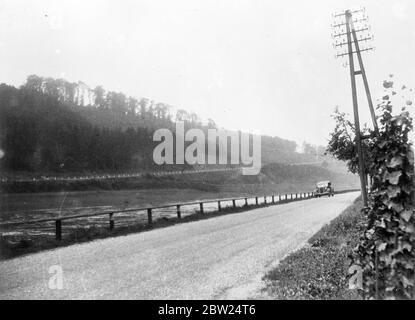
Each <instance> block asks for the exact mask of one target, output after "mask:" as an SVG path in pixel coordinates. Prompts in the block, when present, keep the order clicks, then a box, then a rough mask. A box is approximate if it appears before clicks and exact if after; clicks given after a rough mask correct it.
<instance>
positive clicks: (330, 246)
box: [264, 199, 365, 300]
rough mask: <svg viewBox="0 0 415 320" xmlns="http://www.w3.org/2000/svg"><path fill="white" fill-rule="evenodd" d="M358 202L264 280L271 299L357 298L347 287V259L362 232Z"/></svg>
mask: <svg viewBox="0 0 415 320" xmlns="http://www.w3.org/2000/svg"><path fill="white" fill-rule="evenodd" d="M361 208H362V201H361V200H360V199H358V200H356V201H355V202H354V204H353V205H351V206H350V207H348V208H347V209H346V210H345V211H344V212H342V213H341V214H340V216H338V217H337V218H335V219H334V220H333V221H332V222H331V223H329V224H328V225H325V226H324V227H323V228H322V229H321V230H320V231H319V232H317V233H316V234H315V235H314V236H313V237H312V238H311V239H310V240H309V241H308V243H307V245H306V246H304V247H303V248H301V249H300V250H298V251H296V252H294V253H292V254H290V255H289V256H287V257H286V258H285V259H284V260H282V261H281V262H280V263H279V265H278V266H277V267H276V268H275V269H274V270H272V271H270V272H269V273H268V274H267V275H266V276H265V277H264V280H265V282H266V288H265V289H264V290H266V291H267V293H268V295H269V296H271V297H273V298H275V299H290V300H291V299H293V300H332V299H335V300H350V299H361V297H360V295H359V294H358V292H357V291H356V290H350V289H349V288H348V275H347V271H348V268H349V263H350V260H349V258H348V256H349V255H350V254H351V253H352V250H353V248H354V247H355V246H356V245H357V242H358V241H359V238H360V236H361V234H362V233H363V230H364V222H365V217H364V216H363V214H362V213H361V212H360V210H361Z"/></svg>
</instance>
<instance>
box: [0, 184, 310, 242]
mask: <svg viewBox="0 0 415 320" xmlns="http://www.w3.org/2000/svg"><path fill="white" fill-rule="evenodd" d="M312 197H314V193H313V192H301V193H290V194H284V195H270V196H266V195H265V196H264V195H261V196H254V197H242V198H222V199H210V200H205V201H196V202H183V203H176V204H167V205H162V206H155V207H141V208H130V209H124V210H116V211H107V212H97V213H89V214H78V215H68V216H59V217H54V218H45V219H34V220H29V221H24V222H22V221H15V222H13V221H12V222H6V223H1V224H0V228H1V229H2V230H5V229H9V228H12V227H18V226H23V225H24V226H27V225H31V224H50V223H54V233H55V239H56V240H58V241H60V240H62V227H63V226H62V222H63V221H67V220H74V219H82V218H92V217H105V216H108V218H109V219H108V220H107V223H108V225H109V229H110V230H113V229H114V227H115V218H116V216H117V215H123V214H127V213H139V214H143V213H144V214H145V213H146V214H147V215H146V221H145V223H146V224H147V225H148V226H149V227H151V226H152V224H153V221H154V214H155V213H157V211H158V210H163V209H167V210H168V212H169V213H170V214H172V210H174V213H175V216H177V219H179V220H180V219H181V218H182V215H183V212H184V211H185V212H186V213H187V215H191V214H195V213H198V214H204V213H206V212H207V210H210V211H218V212H221V211H222V210H223V209H224V208H225V207H224V206H223V205H224V204H226V208H233V209H236V208H238V207H239V208H243V207H244V206H248V205H254V206H260V205H265V204H269V205H271V204H282V203H287V202H290V201H296V200H304V199H309V198H312ZM241 202H242V203H241ZM229 204H230V206H229ZM238 205H239V206H238ZM189 209H190V211H189ZM189 213H190V214H189ZM88 223H91V221H90V220H88ZM130 223H131V221H130Z"/></svg>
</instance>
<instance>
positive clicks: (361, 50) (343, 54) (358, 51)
mask: <svg viewBox="0 0 415 320" xmlns="http://www.w3.org/2000/svg"><path fill="white" fill-rule="evenodd" d="M372 50H375V47H370V48H365V49H360V50H356V51H351V53H352V54H355V53H360V52H364V51H372ZM348 55H349V52H345V53H339V54H336V58H341V57H344V56H348Z"/></svg>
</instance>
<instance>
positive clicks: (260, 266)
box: [0, 192, 358, 299]
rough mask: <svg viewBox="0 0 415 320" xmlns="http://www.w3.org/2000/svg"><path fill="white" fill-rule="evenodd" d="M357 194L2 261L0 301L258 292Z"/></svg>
mask: <svg viewBox="0 0 415 320" xmlns="http://www.w3.org/2000/svg"><path fill="white" fill-rule="evenodd" d="M357 196H358V193H356V192H353V193H346V194H341V195H336V196H335V197H333V198H319V199H309V200H304V201H299V202H292V203H288V204H283V205H276V206H270V207H267V208H259V209H254V210H251V211H246V212H242V213H238V214H231V215H225V216H220V217H216V218H212V219H208V220H201V221H195V222H190V223H184V224H179V225H175V226H171V227H168V228H163V229H156V230H152V231H148V232H144V233H138V234H132V235H128V236H121V237H116V238H108V239H104V240H96V241H92V242H89V243H84V244H80V245H72V246H69V247H65V248H59V249H56V250H51V251H46V252H40V253H36V254H32V255H28V256H23V257H20V258H16V259H12V260H7V261H2V262H0V299H61V298H64V299H246V298H255V297H260V296H258V294H259V292H260V287H261V285H262V282H261V277H262V276H263V275H264V274H265V272H266V271H267V270H269V269H270V268H271V267H273V266H275V264H276V263H277V262H278V261H279V260H280V259H282V258H283V257H284V256H286V255H287V254H288V253H290V252H292V251H293V250H295V249H297V248H299V247H300V246H302V245H303V244H304V243H305V242H306V241H307V239H309V238H310V237H311V236H312V235H313V234H314V233H315V232H317V231H318V230H319V229H320V228H321V227H322V226H323V225H324V224H326V223H328V222H329V221H331V220H332V219H333V218H335V217H336V216H337V215H339V214H340V213H341V211H343V210H344V209H345V208H346V207H347V206H349V205H350V204H351V203H352V202H353V200H354V199H355V198H356V197H357ZM60 275H61V277H60ZM59 279H62V282H61V283H60V282H59ZM61 284H62V288H60V285H61Z"/></svg>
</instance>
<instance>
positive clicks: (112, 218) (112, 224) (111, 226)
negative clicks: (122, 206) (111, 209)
mask: <svg viewBox="0 0 415 320" xmlns="http://www.w3.org/2000/svg"><path fill="white" fill-rule="evenodd" d="M112 229H114V214H113V213H110V230H112Z"/></svg>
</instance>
